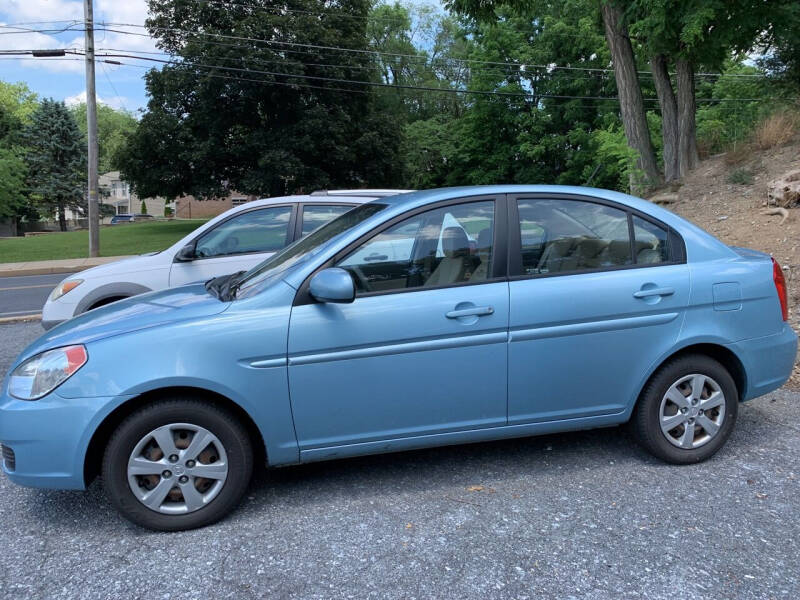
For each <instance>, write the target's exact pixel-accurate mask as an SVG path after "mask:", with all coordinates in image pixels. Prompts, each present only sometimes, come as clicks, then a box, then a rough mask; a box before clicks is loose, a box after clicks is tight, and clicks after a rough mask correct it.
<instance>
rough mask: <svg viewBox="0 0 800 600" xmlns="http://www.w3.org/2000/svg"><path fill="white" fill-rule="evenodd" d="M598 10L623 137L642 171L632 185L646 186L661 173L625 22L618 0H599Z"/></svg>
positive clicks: (650, 184) (653, 181)
mask: <svg viewBox="0 0 800 600" xmlns="http://www.w3.org/2000/svg"><path fill="white" fill-rule="evenodd" d="M600 13H601V14H602V16H603V26H604V29H605V33H606V41H607V42H608V47H609V49H610V50H611V56H612V59H613V64H614V77H615V78H616V80H617V96H618V97H619V104H620V113H621V114H622V124H623V126H624V127H625V137H627V138H628V145H629V146H630V147H631V148H633V149H634V150H636V152H638V154H639V157H638V165H639V169H641V171H642V172H643V173H644V175H645V180H644V181H635V182H633V185H632V186H631V187H632V188H634V189H645V188H647V187H650V186H653V185H655V184H657V183H658V182H659V180H660V179H661V177H660V175H659V172H658V167H657V165H656V157H655V153H654V152H653V144H652V142H651V140H650V130H649V129H648V127H647V116H646V114H645V110H644V99H643V97H642V88H641V86H640V85H639V75H638V73H637V66H636V59H635V57H634V55H633V46H632V45H631V40H630V36H629V34H628V26H627V23H626V22H625V15H624V12H623V9H622V7H621V6H620V4H619V3H618V0H603V1H602V2H601V4H600Z"/></svg>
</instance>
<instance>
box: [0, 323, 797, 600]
mask: <svg viewBox="0 0 800 600" xmlns="http://www.w3.org/2000/svg"><path fill="white" fill-rule="evenodd" d="M39 333H40V330H39V325H38V323H33V324H15V325H5V326H0V339H2V340H3V343H2V344H0V369H2V370H3V371H5V370H6V369H7V368H8V365H9V363H10V361H11V360H13V356H14V355H15V354H16V353H17V352H18V351H19V350H20V349H21V348H22V347H23V346H24V345H25V344H26V343H28V342H30V341H32V340H33V339H35V338H36V337H37V336H38V335H39ZM123 362H124V361H123ZM798 424H800V393H798V392H793V391H780V392H777V393H774V394H771V395H769V396H767V397H765V398H761V399H758V400H755V401H753V402H750V403H748V404H745V405H743V406H742V410H741V412H740V418H739V422H738V424H737V429H736V431H735V432H734V434H733V436H732V438H731V439H730V441H729V442H728V444H727V446H726V447H725V448H723V450H722V451H721V452H720V453H718V454H717V455H716V456H715V457H714V458H713V459H711V460H710V461H708V462H706V463H703V464H700V465H693V466H689V467H674V466H669V465H665V464H663V463H660V462H658V461H657V460H655V459H653V458H651V457H650V456H649V455H647V454H645V453H644V452H642V451H641V450H639V449H638V448H637V447H635V446H634V445H633V443H632V442H631V440H630V439H629V438H628V437H627V435H625V433H624V431H623V430H622V429H618V428H614V429H605V430H596V431H587V432H580V433H571V434H563V435H551V436H545V437H539V438H530V439H522V440H514V441H505V442H499V443H488V444H477V445H471V446H457V447H450V448H440V449H434V450H425V451H417V452H408V453H404V454H394V455H384V456H377V457H369V458H363V459H355V460H345V461H337V462H329V463H319V464H316V465H309V466H303V467H290V468H285V469H281V470H276V471H272V472H269V473H267V474H265V475H263V476H262V477H260V478H259V480H258V481H256V482H255V483H254V484H253V486H252V488H251V490H250V492H249V494H248V496H247V498H246V500H245V501H244V503H243V505H242V506H241V507H240V508H239V510H238V511H237V512H236V513H235V514H233V515H232V516H231V517H229V518H228V519H226V520H224V521H223V522H221V523H218V524H216V525H214V526H212V527H208V528H206V529H202V530H197V531H191V532H183V533H175V534H164V533H152V532H149V531H145V530H143V529H139V528H137V527H135V526H133V525H130V524H128V523H127V522H126V521H124V520H123V519H122V518H120V517H119V516H117V515H116V514H115V512H114V511H113V510H112V509H110V508H109V506H108V504H107V502H106V500H105V498H104V496H103V493H102V490H101V489H100V488H99V486H97V485H96V484H95V485H94V486H93V487H92V488H91V489H90V490H89V491H88V492H57V491H56V492H54V491H40V490H29V489H24V488H19V487H16V486H14V485H12V484H10V483H9V482H8V480H6V479H5V477H2V476H0V523H2V526H0V549H2V551H1V552H0V597H2V598H26V599H29V598H55V597H58V598H60V599H65V598H114V599H117V598H125V599H128V598H142V599H145V598H146V599H151V598H152V599H162V598H163V599H177V598H198V599H205V598H234V599H241V598H245V599H246V598H302V599H308V598H358V599H361V598H437V599H438V598H457V599H459V600H463V599H469V598H480V599H484V598H519V599H522V598H581V599H584V598H585V599H615V600H616V599H624V598H631V599H638V598H650V599H661V598H664V599H674V598H709V599H712V598H713V599H718V598H726V599H728V598H787V599H794V598H798V597H800V435H798V434H800V425H798ZM473 486H477V487H473Z"/></svg>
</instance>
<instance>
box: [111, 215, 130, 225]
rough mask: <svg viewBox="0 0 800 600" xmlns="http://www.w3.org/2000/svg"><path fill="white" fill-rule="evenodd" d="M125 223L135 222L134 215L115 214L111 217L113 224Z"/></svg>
mask: <svg viewBox="0 0 800 600" xmlns="http://www.w3.org/2000/svg"><path fill="white" fill-rule="evenodd" d="M124 223H133V215H126V214H121V215H114V216H113V217H111V223H110V224H111V225H122V224H124Z"/></svg>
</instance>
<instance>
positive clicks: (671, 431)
mask: <svg viewBox="0 0 800 600" xmlns="http://www.w3.org/2000/svg"><path fill="white" fill-rule="evenodd" d="M738 406H739V395H738V392H737V390H736V384H735V383H734V381H733V378H732V377H731V375H730V373H728V371H727V370H726V369H725V367H723V366H722V365H721V364H720V363H718V362H717V361H716V360H714V359H713V358H711V357H709V356H706V355H703V354H691V355H685V356H681V357H679V358H677V359H675V360H673V361H670V362H669V363H667V364H665V365H664V366H663V367H661V369H659V370H658V371H657V372H656V373H655V375H653V377H652V378H651V379H650V382H649V383H648V384H647V386H646V387H645V389H644V391H643V392H642V395H641V397H640V398H639V402H638V403H637V405H636V408H635V410H634V413H633V416H632V418H631V427H632V430H633V433H634V436H635V437H636V438H637V440H638V441H639V442H640V443H641V444H642V446H644V447H645V448H646V449H647V450H648V451H650V452H651V453H652V454H654V455H655V456H657V457H658V458H660V459H662V460H665V461H667V462H671V463H676V464H691V463H696V462H700V461H703V460H706V459H707V458H709V457H710V456H712V455H713V454H714V453H715V452H717V450H719V449H720V448H721V447H722V446H723V445H724V444H725V442H726V441H727V439H728V437H729V436H730V434H731V431H732V430H733V426H734V424H735V423H736V415H737V409H738Z"/></svg>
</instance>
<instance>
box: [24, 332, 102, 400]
mask: <svg viewBox="0 0 800 600" xmlns="http://www.w3.org/2000/svg"><path fill="white" fill-rule="evenodd" d="M88 358H89V355H88V354H87V353H86V348H85V347H83V346H81V345H77V346H65V347H63V348H56V349H55V350H48V351H47V352H42V353H41V354H37V355H36V356H33V357H31V358H29V359H28V360H26V361H25V362H24V363H22V364H21V365H20V366H18V367H17V368H16V369H14V371H13V372H12V373H11V377H9V379H8V393H9V394H11V395H12V396H14V397H15V398H19V399H20V400H38V399H39V398H41V397H42V396H45V395H47V394H49V393H50V392H52V391H53V390H54V389H56V388H57V387H58V386H59V385H61V384H62V383H64V382H65V381H66V380H67V379H69V378H70V377H71V376H72V374H73V373H75V372H76V371H77V370H78V369H80V368H81V367H82V366H83V365H85V364H86V361H87V360H88Z"/></svg>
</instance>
